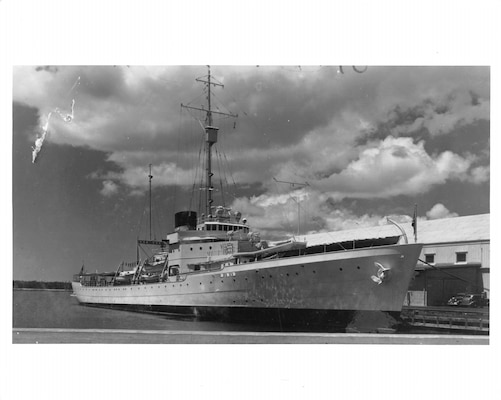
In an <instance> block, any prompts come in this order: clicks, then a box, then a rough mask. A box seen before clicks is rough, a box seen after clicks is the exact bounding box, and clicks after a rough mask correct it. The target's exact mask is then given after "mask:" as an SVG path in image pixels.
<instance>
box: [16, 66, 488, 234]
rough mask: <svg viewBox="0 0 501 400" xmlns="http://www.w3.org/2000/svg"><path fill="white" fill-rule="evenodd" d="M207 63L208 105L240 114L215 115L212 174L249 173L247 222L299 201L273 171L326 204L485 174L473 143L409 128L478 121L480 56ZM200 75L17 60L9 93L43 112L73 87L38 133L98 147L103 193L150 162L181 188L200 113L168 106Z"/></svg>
mask: <svg viewBox="0 0 501 400" xmlns="http://www.w3.org/2000/svg"><path fill="white" fill-rule="evenodd" d="M212 71H213V75H214V78H215V79H218V80H219V81H220V82H221V83H223V84H224V85H225V87H224V89H222V88H219V87H218V88H215V90H214V91H213V93H214V94H215V97H214V98H213V106H214V109H216V110H219V111H224V112H226V111H230V112H232V113H238V114H239V118H238V119H237V121H236V125H234V120H233V119H227V118H218V116H217V115H215V116H214V118H215V121H214V124H216V125H217V126H219V127H220V128H221V130H220V133H219V140H218V143H217V145H216V146H215V147H214V166H215V168H214V169H215V172H217V173H218V174H219V172H220V171H222V172H224V174H227V175H230V176H225V177H224V179H226V178H228V180H229V181H233V180H234V181H236V182H237V183H240V184H243V185H256V184H259V185H261V186H260V187H261V188H262V192H261V195H260V196H256V197H250V198H247V199H245V200H244V199H240V200H239V202H240V203H239V205H241V206H242V207H245V208H247V209H248V210H249V212H252V213H253V214H255V216H256V217H257V218H262V219H261V220H259V224H260V225H261V226H263V227H266V228H267V229H274V228H273V226H283V225H284V224H286V223H287V224H288V227H289V228H293V225H294V223H293V222H291V221H293V219H294V217H293V215H294V214H297V204H295V203H294V201H293V200H291V199H290V198H284V197H283V196H282V197H280V192H279V191H277V188H276V184H275V183H274V181H273V179H272V178H273V177H275V178H277V179H281V180H285V181H295V182H305V181H307V182H309V183H310V185H311V187H310V188H309V189H307V190H305V198H304V203H305V204H306V202H308V203H312V204H316V205H317V206H318V207H319V209H321V210H324V209H325V210H327V211H328V212H329V213H331V212H332V209H331V208H330V207H328V206H326V204H328V202H329V201H332V200H334V201H339V200H341V199H345V198H354V199H368V198H372V197H377V198H390V197H393V196H398V195H416V194H422V193H425V192H426V191H428V190H430V189H431V188H432V187H434V186H436V185H441V184H445V183H446V182H448V181H452V180H459V181H465V182H466V181H467V182H473V183H482V182H486V181H488V179H489V167H487V166H480V165H478V158H477V155H475V154H469V155H459V154H456V153H454V152H451V151H440V152H439V151H435V150H434V149H433V148H426V147H425V144H426V142H425V141H424V139H423V137H422V134H421V132H422V131H423V130H425V131H427V132H428V133H429V135H438V136H441V137H444V136H446V135H448V134H449V133H450V132H451V131H454V129H456V128H457V127H458V126H465V125H468V124H471V123H474V122H475V121H478V120H488V119H489V118H490V116H489V106H490V82H489V79H490V77H489V75H490V71H489V69H488V68H482V67H477V68H476V67H369V68H368V69H367V71H366V72H364V73H361V74H358V73H355V72H353V71H350V70H348V69H347V70H345V73H344V74H339V73H338V72H337V67H301V68H298V67H255V66H252V67H250V66H248V67H218V66H216V67H212ZM206 73H207V72H206V69H205V67H199V66H195V67H189V66H184V67H165V68H163V67H142V66H138V67H111V66H108V67H99V66H89V67H60V66H58V67H16V68H14V100H15V101H19V102H22V103H25V104H28V105H30V106H33V107H37V108H38V109H39V113H40V119H41V120H43V118H44V116H46V115H47V114H48V112H50V111H51V110H54V109H55V108H59V109H61V110H69V108H70V107H71V104H72V99H75V107H74V119H73V120H72V123H71V124H67V123H64V122H63V121H61V120H59V119H54V123H53V124H52V125H51V129H50V131H51V132H50V137H49V140H50V141H51V142H52V143H55V144H69V145H72V146H83V147H89V148H91V149H98V150H101V151H105V152H106V153H107V154H108V161H110V162H112V163H114V164H116V168H115V169H114V171H113V172H110V171H108V172H103V173H100V176H101V179H103V180H104V183H103V189H102V193H103V194H105V195H111V194H113V193H115V192H116V191H117V190H118V185H120V187H121V188H123V187H126V188H127V190H128V193H129V194H135V193H139V192H140V191H141V189H142V188H145V187H146V185H147V182H148V180H147V179H146V176H147V170H148V165H149V164H152V165H153V175H154V180H155V183H156V184H157V185H166V186H167V185H185V186H191V185H193V182H194V180H197V179H198V180H199V179H200V174H203V166H202V167H200V166H199V164H200V161H203V155H202V156H201V154H203V153H200V150H201V147H202V146H203V130H202V128H201V126H200V125H201V124H202V125H203V124H204V120H203V119H204V116H203V115H202V113H199V112H196V111H190V112H189V114H187V113H186V110H184V111H181V109H180V104H181V103H183V104H190V105H192V106H195V107H200V106H202V105H203V104H205V102H206V100H205V95H204V94H203V86H202V85H201V84H200V83H199V82H196V81H195V78H197V77H203V76H204V75H205V74H206ZM78 77H80V84H79V85H78V87H74V83H75V82H76V80H77V79H78ZM182 116H184V117H188V118H182ZM197 119H198V120H197ZM51 122H52V121H51ZM28 150H29V149H28ZM226 161H228V162H229V164H230V167H228V166H224V164H225V163H226ZM117 171H119V172H117ZM263 192H264V193H263ZM306 196H307V197H306ZM263 204H268V207H270V210H271V212H270V213H265V214H259V212H258V211H257V210H256V208H259V207H261V206H262V205H263ZM284 210H285V211H284ZM294 210H296V211H294ZM325 210H324V211H325ZM327 211H326V212H327ZM284 213H285V214H286V215H285V216H286V218H285V219H284V217H285V216H284ZM279 215H281V217H279ZM312 218H313V219H312V220H311V222H304V224H303V225H304V228H305V229H310V228H311V229H323V228H325V227H328V226H331V225H332V226H338V225H340V222H335V221H337V219H336V218H335V216H333V215H331V216H330V217H328V216H327V215H326V214H325V215H322V214H321V213H320V214H319V215H317V214H315V215H313V217H312ZM314 218H316V219H314ZM329 218H331V219H329ZM372 218H373V217H372V216H368V217H367V220H369V219H370V220H372ZM374 218H376V217H374ZM348 220H350V218H348ZM284 221H289V222H284ZM296 229H297V228H296Z"/></svg>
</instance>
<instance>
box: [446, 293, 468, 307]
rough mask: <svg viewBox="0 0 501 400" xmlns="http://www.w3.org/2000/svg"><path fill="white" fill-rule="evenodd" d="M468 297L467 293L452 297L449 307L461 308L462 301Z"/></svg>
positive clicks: (448, 303) (448, 302)
mask: <svg viewBox="0 0 501 400" xmlns="http://www.w3.org/2000/svg"><path fill="white" fill-rule="evenodd" d="M464 296H466V293H458V294H455V295H454V296H452V297H451V298H450V299H449V300H448V301H447V305H448V306H459V305H460V304H461V300H462V299H463V297H464Z"/></svg>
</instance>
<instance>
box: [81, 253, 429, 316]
mask: <svg viewBox="0 0 501 400" xmlns="http://www.w3.org/2000/svg"><path fill="white" fill-rule="evenodd" d="M421 247H422V246H421V245H420V244H409V245H393V246H381V247H374V248H364V249H354V250H348V251H338V252H331V253H322V254H313V255H304V256H297V257H287V258H281V259H275V260H269V261H257V262H250V263H246V264H238V265H232V266H227V267H224V268H223V269H221V270H217V271H210V272H209V271H202V272H193V273H187V274H181V275H179V276H172V277H169V280H168V281H166V282H157V283H148V284H140V285H137V284H136V285H124V286H83V285H82V284H81V283H79V282H73V291H74V293H75V295H76V297H77V299H78V301H79V302H81V303H85V304H90V305H101V306H105V305H108V306H115V305H116V306H152V307H153V308H158V309H161V308H162V307H174V308H175V307H195V308H196V307H211V308H214V307H222V308H231V307H239V308H242V307H243V308H278V309H297V310H371V311H400V310H401V308H402V305H403V302H404V298H405V295H406V292H407V288H408V286H409V282H410V280H411V279H412V276H413V273H414V268H415V265H416V262H417V259H418V257H419V253H420V251H421ZM375 263H379V264H380V265H382V266H384V267H385V268H388V269H389V273H388V276H387V279H385V280H384V282H382V283H381V284H378V283H377V282H375V281H374V279H373V277H374V276H375V275H376V274H377V272H378V266H377V265H376V264H375Z"/></svg>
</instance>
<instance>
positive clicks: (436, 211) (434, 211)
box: [426, 203, 459, 219]
mask: <svg viewBox="0 0 501 400" xmlns="http://www.w3.org/2000/svg"><path fill="white" fill-rule="evenodd" d="M458 215H459V214H457V213H455V212H451V211H449V210H448V209H447V207H445V206H444V205H443V204H442V203H437V204H435V205H434V206H433V207H432V208H431V209H430V210H429V211H427V212H426V216H427V217H428V219H441V218H453V217H457V216H458Z"/></svg>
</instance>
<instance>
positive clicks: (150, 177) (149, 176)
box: [148, 164, 153, 240]
mask: <svg viewBox="0 0 501 400" xmlns="http://www.w3.org/2000/svg"><path fill="white" fill-rule="evenodd" d="M148 178H149V179H150V240H151V180H152V178H153V175H151V164H150V174H149V175H148Z"/></svg>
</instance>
